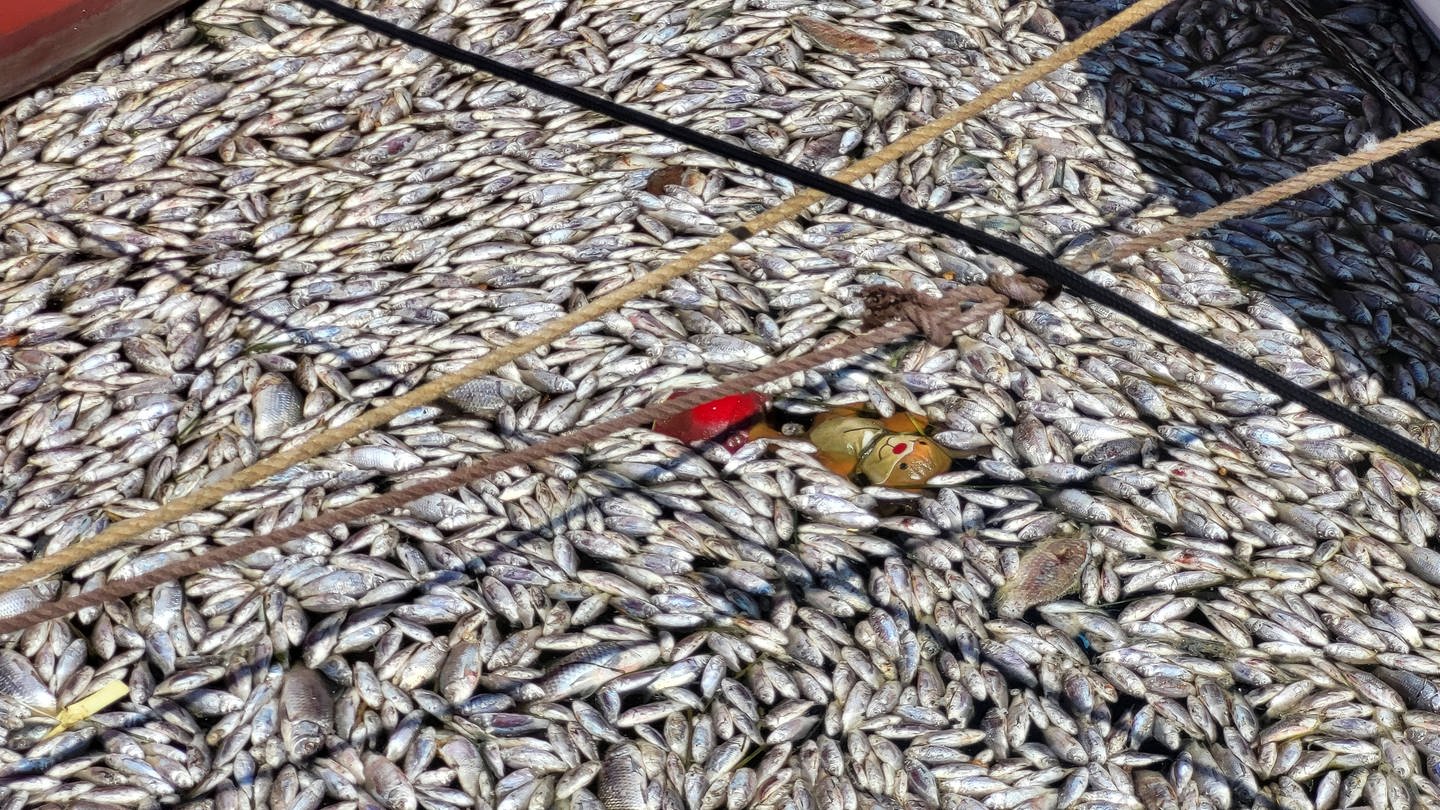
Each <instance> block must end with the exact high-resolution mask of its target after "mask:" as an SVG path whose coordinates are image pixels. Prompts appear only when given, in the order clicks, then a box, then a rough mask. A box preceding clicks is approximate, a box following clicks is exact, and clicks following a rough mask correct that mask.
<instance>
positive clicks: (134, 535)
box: [0, 0, 1174, 593]
mask: <svg viewBox="0 0 1440 810" xmlns="http://www.w3.org/2000/svg"><path fill="white" fill-rule="evenodd" d="M1173 1H1174V0H1139V2H1137V3H1135V4H1134V5H1132V6H1130V7H1128V8H1126V9H1125V10H1124V11H1121V12H1120V13H1118V14H1116V15H1115V16H1114V17H1111V18H1110V19H1108V20H1106V21H1105V22H1103V23H1101V24H1099V25H1097V26H1095V27H1094V28H1093V29H1091V30H1089V31H1087V32H1085V33H1084V34H1081V35H1080V36H1079V37H1077V38H1075V39H1074V40H1072V41H1070V42H1066V43H1063V44H1061V45H1060V47H1058V48H1057V49H1056V50H1055V52H1054V53H1052V54H1051V55H1050V56H1048V57H1046V58H1044V59H1041V60H1039V61H1037V62H1035V63H1033V64H1031V65H1029V66H1027V67H1025V68H1024V69H1023V70H1021V71H1019V72H1018V73H1014V74H1011V75H1009V76H1006V77H1005V78H1003V79H1001V80H1000V81H999V82H997V83H995V84H994V85H993V86H991V87H990V88H988V89H986V90H985V91H984V92H982V93H981V94H980V95H978V96H976V97H975V98H974V99H971V100H970V101H968V102H966V103H964V104H962V105H960V106H959V107H957V108H956V109H954V110H952V111H951V112H950V113H948V114H946V115H944V116H942V117H940V118H937V119H935V120H933V121H931V122H929V123H927V124H924V125H923V126H920V127H917V128H916V129H914V130H911V131H909V132H907V133H906V134H905V135H903V136H901V137H900V138H898V139H896V140H895V141H894V142H892V143H890V144H889V145H887V146H885V147H884V148H882V149H880V150H878V151H876V152H875V153H873V154H871V155H868V156H866V157H865V158H862V159H861V160H858V161H856V162H855V163H852V164H851V165H849V166H847V167H845V168H843V169H841V170H840V171H839V172H837V173H836V174H835V179H836V180H839V181H841V182H844V183H852V182H854V181H856V180H859V179H860V178H862V177H864V176H866V175H868V174H870V173H872V172H874V171H875V170H876V169H879V168H880V167H881V166H883V165H885V164H886V163H889V162H891V161H893V160H897V159H899V158H900V157H903V156H904V155H905V154H906V153H908V152H911V151H913V150H915V149H918V148H920V147H921V146H924V145H925V144H927V143H929V142H930V141H933V140H934V139H936V138H938V137H940V135H942V134H944V133H945V132H948V131H949V130H951V129H953V128H954V127H956V126H958V125H960V124H961V123H964V122H965V121H967V120H969V119H971V118H973V117H975V116H976V115H979V114H980V113H982V112H984V111H985V109H986V108H987V107H989V106H991V105H992V104H995V103H996V102H998V101H1002V100H1004V99H1006V98H1009V97H1010V96H1012V95H1014V94H1015V93H1017V92H1019V91H1021V90H1023V89H1025V88H1026V87H1028V86H1029V85H1030V84H1032V83H1034V82H1036V81H1039V80H1040V79H1043V78H1044V77H1045V76H1047V75H1049V74H1050V73H1051V72H1053V71H1054V70H1056V69H1057V68H1059V67H1061V66H1062V65H1064V64H1065V63H1067V62H1071V61H1074V60H1076V59H1079V58H1080V57H1082V56H1084V55H1085V54H1087V53H1089V52H1090V51H1092V50H1094V49H1096V48H1099V47H1101V46H1103V45H1105V44H1106V43H1108V42H1110V41H1111V40H1113V39H1114V38H1115V37H1117V36H1119V35H1120V34H1122V33H1124V32H1125V31H1126V30H1128V29H1129V28H1131V27H1133V26H1134V25H1135V24H1137V23H1139V22H1140V21H1141V20H1143V19H1145V18H1146V17H1148V16H1150V15H1151V14H1154V13H1155V12H1156V11H1159V10H1160V9H1162V8H1164V7H1165V6H1166V5H1168V4H1170V3H1171V2H1173ZM825 197H826V195H825V194H824V193H823V192H819V191H814V190H806V191H803V192H801V193H799V194H797V195H795V196H794V197H791V198H790V199H788V200H785V201H783V202H781V203H780V204H779V205H777V206H775V207H774V208H770V209H768V210H766V211H763V212H761V213H760V214H758V215H757V216H755V217H754V218H753V219H750V220H748V221H747V222H746V223H745V225H744V226H743V227H740V228H737V229H735V230H734V231H732V232H730V233H725V234H720V235H718V236H716V237H714V238H713V239H711V240H710V241H708V242H706V243H705V244H703V245H700V246H698V247H695V248H692V249H691V250H690V251H688V252H687V253H685V255H683V256H681V257H680V258H679V259H677V260H675V261H674V262H672V263H670V264H668V265H666V266H664V267H661V268H660V269H658V270H654V271H651V272H650V273H647V274H645V275H642V276H641V277H640V278H637V279H636V280H634V281H632V282H630V283H629V284H626V285H624V286H622V287H619V288H617V289H615V290H612V291H611V292H609V293H606V294H605V295H602V296H600V297H598V298H596V299H595V300H593V301H591V302H589V303H588V304H586V305H584V306H582V307H579V308H577V309H575V310H574V311H572V312H570V313H568V314H566V315H565V316H563V317H561V318H558V319H556V320H554V321H550V322H548V323H546V324H544V325H543V326H541V327H540V328H539V329H537V330H536V331H534V332H532V333H530V334H529V335H525V336H522V337H519V338H517V339H516V340H514V341H513V342H511V343H508V344H506V345H504V346H501V347H500V348H498V349H496V350H494V351H493V352H491V353H489V354H487V355H486V356H485V357H483V358H481V359H479V360H476V361H475V362H473V363H470V364H468V365H466V366H464V367H462V368H460V369H458V370H456V371H454V372H451V373H449V374H446V375H444V376H442V377H439V378H437V379H435V380H432V381H430V382H428V383H425V384H424V385H421V386H418V387H416V388H414V389H413V390H411V391H409V392H406V393H405V394H402V395H400V396H398V397H396V398H394V399H391V400H388V401H387V402H384V403H382V404H380V405H377V406H375V407H374V408H373V409H371V410H369V411H366V412H365V413H363V414H360V415H359V416H357V417H355V418H354V419H352V420H351V421H349V422H346V423H345V424H343V425H337V426H335V427H332V428H329V429H327V430H323V431H320V432H319V433H316V434H314V435H313V436H310V437H309V438H307V439H305V441H303V442H301V443H299V444H297V445H296V446H294V447H292V448H290V449H288V450H282V451H280V452H277V453H274V454H272V455H270V456H266V457H265V458H262V459H260V460H259V461H257V462H255V463H254V464H252V465H250V466H249V467H246V468H244V469H242V470H239V471H237V472H235V473H232V474H231V475H230V476H229V477H227V478H225V479H223V480H221V481H216V482H215V483H213V484H208V485H206V486H202V487H200V488H198V489H196V490H195V491H194V492H190V493H188V494H186V495H184V496H181V497H179V498H176V499H175V500H173V501H169V502H167V503H165V504H162V505H161V506H160V507H159V508H157V509H155V510H154V511H152V512H147V513H145V514H143V515H139V516H136V517H133V518H131V519H129V520H125V521H121V522H120V523H117V524H115V525H113V526H110V527H109V528H107V529H105V531H103V532H101V533H100V534H97V535H95V536H94V537H91V538H89V539H87V540H82V541H80V542H78V543H75V544H73V545H70V546H67V547H65V548H62V549H59V550H57V551H53V552H51V553H49V554H47V555H45V556H44V557H41V558H39V559H36V560H32V561H30V562H28V563H26V564H25V565H22V566H20V567H19V568H15V569H12V570H10V571H5V572H0V593H5V592H7V591H12V590H15V589H16V588H22V587H25V586H26V585H29V584H32V583H34V582H37V581H39V580H42V579H44V578H46V577H48V576H51V575H53V574H57V573H59V572H61V571H64V570H65V569H67V568H70V567H72V566H75V565H79V564H80V563H82V562H85V561H86V560H89V559H91V558H93V557H96V556H98V555H100V554H102V553H104V552H106V551H109V550H111V549H114V548H119V547H120V546H123V545H125V544H126V543H129V542H132V541H134V540H137V539H139V538H140V537H142V536H143V535H145V534H147V533H149V532H151V531H153V530H155V529H158V528H160V527H161V526H164V525H166V524H167V523H172V522H174V521H177V520H180V519H181V518H184V517H186V516H187V515H190V514H191V513H193V512H198V511H199V510H201V509H206V508H208V507H210V506H212V505H214V504H215V503H217V502H219V501H220V500H221V499H223V498H225V497H227V496H229V495H233V494H235V493H237V492H239V491H241V490H243V489H245V488H246V487H250V486H253V485H255V484H258V483H260V482H261V481H264V480H265V479H267V478H270V477H271V476H274V475H278V474H279V473H281V472H284V471H285V470H287V469H289V468H291V467H293V466H295V465H297V464H303V463H305V462H306V461H309V460H310V459H312V458H314V457H316V456H318V455H320V454H321V453H324V452H327V451H329V450H333V449H334V448H336V447H339V446H340V445H342V444H344V443H345V442H347V441H350V440H351V439H354V438H356V437H358V436H360V435H361V434H363V433H365V432H367V431H370V430H373V429H375V428H378V427H381V426H383V425H384V424H385V423H387V422H389V421H390V420H392V419H394V418H395V417H397V416H399V415H400V414H402V413H405V412H406V411H408V410H410V409H412V408H417V407H419V406H421V405H425V404H427V403H430V402H433V401H434V400H436V399H439V398H440V397H442V396H444V395H445V394H447V393H449V392H450V391H452V390H454V389H455V388H456V387H458V386H460V385H463V384H464V383H467V382H469V381H471V380H474V379H477V378H479V377H483V376H485V375H487V374H490V373H492V372H494V371H495V370H497V369H499V368H500V367H502V366H505V365H507V364H509V363H513V362H515V361H516V360H518V359H520V358H521V357H523V356H525V355H526V354H529V353H530V352H532V351H534V350H536V349H538V348H540V347H542V346H545V345H547V344H549V343H551V342H553V341H555V340H558V339H559V338H561V337H563V336H565V335H566V334H569V333H570V331H571V330H573V329H575V328H577V327H579V326H582V325H584V324H586V323H589V322H591V321H594V320H597V319H598V318H600V317H601V316H603V315H605V314H606V313H608V312H611V311H614V310H617V309H619V308H620V307H621V306H623V305H624V304H626V303H628V302H630V301H632V300H634V299H636V298H638V297H640V296H642V295H647V294H649V293H652V292H654V291H656V290H658V289H660V288H661V287H664V286H665V285H666V284H668V283H670V282H671V281H673V280H675V279H677V278H679V277H680V276H683V275H685V274H687V273H689V272H690V271H692V270H694V269H695V268H697V267H699V266H700V265H701V264H704V263H705V262H707V261H709V260H710V259H712V258H714V257H716V256H719V255H720V254H722V253H724V252H725V251H726V250H729V249H730V248H731V247H733V246H735V245H737V244H739V243H740V242H742V241H744V240H746V239H749V238H750V237H751V236H754V235H755V234H757V233H760V232H761V231H764V230H767V229H769V228H773V227H775V226H776V225H778V224H780V223H782V222H787V221H789V220H792V219H794V218H795V217H797V216H799V215H800V214H802V213H804V211H805V209H807V208H809V207H810V206H812V205H815V204H817V203H820V202H822V201H824V199H825Z"/></svg>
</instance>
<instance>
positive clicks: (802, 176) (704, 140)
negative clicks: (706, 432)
mask: <svg viewBox="0 0 1440 810" xmlns="http://www.w3.org/2000/svg"><path fill="white" fill-rule="evenodd" d="M301 2H304V3H305V4H307V5H309V6H311V7H313V8H316V9H319V10H321V11H324V12H327V13H329V14H331V15H332V16H334V17H337V18H339V19H341V20H344V21H345V22H348V23H352V24H354V25H358V26H360V27H362V28H365V29H368V30H370V31H372V32H374V33H376V34H380V35H382V36H386V37H390V38H391V39H396V40H399V41H401V42H403V43H405V44H406V45H410V46H412V47H415V48H420V49H421V50H424V51H427V52H429V53H431V54H433V55H435V56H438V57H440V58H442V59H448V60H450V61H453V62H459V63H461V64H464V65H468V66H469V67H473V68H475V69H476V70H481V71H484V72H486V73H490V74H492V75H494V76H497V77H499V78H501V79H505V80H506V81H511V82H514V83H516V84H519V85H521V86H523V87H527V88H529V89H531V90H535V91H537V92H540V93H544V94H545V95H547V96H553V97H555V98H558V99H561V100H562V101H567V102H569V103H571V104H574V105H575V106H577V107H581V108H583V109H586V110H590V111H591V112H597V113H600V114H602V115H605V116H607V117H609V118H613V119H615V120H616V121H619V122H621V123H625V124H631V125H634V126H638V127H643V128H644V129H648V130H650V131H651V132H655V133H657V134H660V135H664V136H666V137H668V138H673V139H674V140H677V141H679V142H681V143H684V144H687V145H689V146H693V147H695V148H697V149H703V150H705V151H707V152H711V153H713V154H716V155H720V156H721V157H725V158H729V159H730V160H733V161H735V162H736V163H742V164H745V165H748V166H751V167H754V168H756V169H759V170H760V171H763V172H768V173H770V174H773V175H776V176H778V177H783V178H785V179H786V180H789V181H790V182H792V183H796V184H798V185H802V186H807V187H809V188H812V189H815V190H816V191H823V192H825V193H826V194H829V195H831V196H833V197H838V198H840V199H842V200H844V201H846V202H848V203H852V204H854V205H861V206H864V207H866V208H870V209H873V210H875V211H879V212H880V213H883V214H887V215H889V216H892V217H895V218H896V219H900V220H903V221H905V222H908V223H910V224H912V225H918V226H920V227H922V228H928V229H929V230H931V231H934V232H936V233H940V234H944V235H946V236H949V237H952V238H954V239H959V240H962V241H964V242H968V243H970V244H972V245H975V246H976V247H980V248H983V249H985V250H988V251H990V252H992V253H996V254H999V255H1000V256H1003V257H1005V258H1007V259H1009V260H1011V261H1013V262H1015V263H1017V264H1019V265H1021V266H1022V267H1024V268H1025V269H1026V270H1027V271H1029V272H1030V273H1031V274H1033V275H1035V276H1038V277H1040V278H1042V279H1044V280H1045V281H1047V282H1049V283H1050V284H1053V285H1056V286H1058V287H1060V288H1062V289H1065V290H1068V291H1070V292H1071V293H1074V294H1075V295H1078V296H1080V297H1081V298H1085V299H1087V300H1089V301H1091V302H1093V303H1096V304H1099V305H1100V306H1103V307H1106V308H1108V309H1112V310H1114V311H1116V312H1118V313H1120V314H1122V315H1124V316H1126V317H1128V318H1130V319H1132V320H1134V321H1135V322H1137V323H1139V324H1140V325H1142V326H1144V327H1145V328H1146V329H1149V330H1151V331H1153V332H1154V333H1156V334H1158V335H1160V336H1162V337H1164V338H1166V339H1167V340H1170V341H1171V342H1173V343H1175V344H1176V345H1179V346H1182V347H1184V348H1186V349H1189V350H1190V351H1192V352H1194V353H1196V354H1199V355H1202V356H1204V357H1208V358H1209V359H1210V360H1212V361H1214V362H1215V363H1217V364H1219V365H1221V366H1224V367H1226V368H1228V369H1231V370H1232V371H1235V372H1237V373H1239V374H1240V375H1242V376H1244V377H1245V378H1247V379H1249V380H1250V381H1252V382H1255V383H1258V384H1259V385H1261V386H1263V387H1265V388H1268V389H1269V390H1270V391H1272V392H1273V393H1275V394H1276V395H1278V396H1280V397H1281V398H1282V399H1285V400H1288V401H1290V402H1294V403H1296V404H1299V405H1303V406H1304V407H1306V408H1308V409H1310V410H1311V411H1313V412H1315V413H1317V414H1319V415H1320V416H1323V417H1325V418H1326V419H1329V420H1330V421H1332V422H1335V423H1337V424H1339V425H1342V426H1344V427H1346V428H1348V429H1350V430H1351V431H1353V432H1354V433H1355V434H1357V435H1359V436H1362V437H1364V438H1366V439H1368V440H1370V441H1371V442H1374V443H1375V444H1377V445H1379V446H1380V447H1383V448H1385V449H1386V450H1389V451H1390V452H1392V453H1395V454H1396V455H1398V456H1401V457H1403V458H1406V459H1409V460H1410V461H1412V462H1414V463H1416V464H1418V465H1420V466H1421V467H1423V468H1425V469H1426V470H1427V471H1429V472H1430V473H1432V474H1434V473H1436V472H1440V453H1436V452H1434V451H1432V450H1430V449H1428V448H1425V447H1422V446H1421V445H1420V444H1418V443H1416V442H1414V441H1412V440H1411V439H1408V438H1406V437H1404V436H1401V435H1400V434H1398V433H1396V432H1395V431H1392V430H1390V429H1388V428H1386V427H1384V426H1382V425H1380V424H1377V423H1375V422H1374V421H1372V420H1370V419H1366V418H1365V417H1364V416H1361V415H1360V414H1358V413H1355V412H1353V411H1351V410H1350V409H1348V408H1346V407H1345V406H1343V405H1340V404H1339V403H1336V402H1332V401H1330V400H1328V399H1326V398H1324V397H1322V396H1320V395H1319V394H1317V393H1315V392H1313V391H1311V390H1309V389H1307V388H1303V387H1301V386H1299V385H1297V384H1295V383H1294V382H1291V381H1290V380H1288V379H1286V378H1285V377H1282V376H1281V375H1279V374H1276V373H1275V372H1273V371H1270V370H1269V369H1267V368H1265V367H1263V366H1261V365H1260V364H1258V363H1256V362H1255V361H1253V360H1250V359H1249V358H1246V357H1242V356H1240V355H1238V354H1236V353H1235V352H1232V351H1230V350H1229V349H1226V348H1224V347H1223V346H1220V345H1218V344H1216V343H1214V342H1212V341H1210V340H1208V339H1206V338H1204V337H1201V336H1200V335H1197V334H1195V333H1194V332H1191V331H1190V330H1189V329H1186V328H1185V327H1183V326H1180V325H1179V324H1176V323H1174V322H1173V321H1170V320H1167V319H1165V318H1162V317H1160V316H1158V315H1155V314H1153V313H1151V312H1150V311H1148V310H1146V309H1144V308H1143V307H1141V306H1140V305H1138V304H1136V303H1134V302H1133V301H1131V300H1129V299H1128V298H1125V297H1124V296H1122V295H1120V294H1119V293H1116V292H1114V291H1113V290H1110V289H1109V288H1107V287H1103V286H1101V285H1099V284H1097V283H1095V282H1093V281H1091V280H1090V279H1088V278H1086V277H1085V276H1083V275H1081V274H1079V273H1077V272H1075V271H1073V270H1070V269H1069V268H1066V267H1064V266H1062V265H1060V264H1059V263H1058V262H1056V261H1054V260H1052V259H1049V258H1047V257H1044V256H1040V255H1037V254H1035V253H1031V252H1030V251H1028V250H1025V249H1024V248H1022V247H1020V246H1019V245H1015V244H1011V243H1010V242H1006V241H1005V240H1003V239H1000V238H998V237H995V236H992V235H990V234H988V233H985V232H984V231H980V230H977V229H975V228H971V227H968V226H966V225H961V224H960V223H958V222H954V221H952V220H950V219H947V218H945V217H943V216H940V215H939V214H934V213H931V212H929V211H922V210H920V209H918V208H911V207H910V206H908V205H905V204H904V203H901V202H900V201H898V200H892V199H889V198H886V197H881V196H878V195H876V194H873V193H871V192H868V191H864V190H862V189H858V188H855V187H854V186H851V185H849V184H846V183H841V182H839V181H837V180H832V179H830V178H828V177H825V176H824V175H820V174H816V173H814V172H811V171H807V170H805V169H800V168H796V167H795V166H792V165H790V164H788V163H785V162H783V161H780V160H776V159H775V158H772V157H767V156H766V155H762V154H760V153H758V152H753V151H751V150H749V149H745V148H744V147H740V146H736V145H734V144H731V143H727V142H725V141H722V140H720V139H719V138H715V137H712V136H710V135H706V134H704V133H701V132H696V131H695V130H693V129H690V128H688V127H685V126H682V125H680V124H674V123H671V122H669V121H666V120H664V119H661V118H657V117H655V116H653V115H649V114H648V113H643V112H639V111H637V110H632V109H630V108H628V107H625V106H623V105H620V104H616V103H615V102H613V101H610V100H608V99H603V98H599V97H597V96H593V95H590V94H589V93H583V92H581V91H579V90H576V89H574V88H571V87H567V86H565V85H563V84H560V83H558V82H553V81H551V80H549V79H546V78H543V77H541V76H537V75H535V74H534V73H531V72H529V71H527V70H522V69H520V68H516V67H512V66H510V65H507V64H504V63H503V62H498V61H496V60H494V59H490V58H488V57H485V56H481V55H480V54H477V53H472V52H470V51H466V50H463V49H461V48H457V47H455V46H454V45H451V44H449V43H447V42H442V41H440V40H438V39H435V38H433V37H429V36H426V35H425V34H421V33H419V32H416V31H411V30H410V29H408V28H403V27H401V26H398V25H395V24H393V23H389V22H386V21H385V20H381V19H378V18H376V17H372V16H370V15H369V14H365V13H363V12H360V11H356V10H355V9H352V8H348V7H346V6H342V5H340V4H339V3H336V2H334V0H301ZM737 231H738V233H737V235H742V234H743V235H744V236H749V235H751V233H750V231H749V229H747V228H744V226H741V227H740V228H738V229H737Z"/></svg>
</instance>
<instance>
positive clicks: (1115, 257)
mask: <svg viewBox="0 0 1440 810" xmlns="http://www.w3.org/2000/svg"><path fill="white" fill-rule="evenodd" d="M1437 138H1440V121H1437V122H1435V123H1432V124H1426V125H1425V126H1423V127H1417V128H1415V129H1412V130H1409V131H1408V132H1402V133H1400V134H1399V135H1396V136H1395V137H1393V138H1389V139H1387V140H1384V141H1381V142H1380V143H1378V144H1376V145H1375V147H1374V148H1373V149H1366V150H1364V151H1363V152H1352V153H1350V154H1348V155H1344V156H1343V157H1338V158H1335V159H1334V160H1332V161H1330V162H1329V163H1323V164H1321V165H1319V166H1314V167H1311V168H1309V169H1306V170H1305V171H1303V172H1301V173H1299V174H1297V175H1295V176H1293V177H1287V178H1285V179H1284V180H1281V181H1280V182H1278V183H1275V184H1274V185H1270V186H1266V187H1265V188H1262V189H1260V190H1259V191H1255V192H1253V193H1250V194H1246V195H1245V196H1243V197H1237V198H1235V199H1233V200H1230V201H1229V202H1224V203H1221V204H1220V205H1217V206H1215V207H1214V208H1211V209H1209V210H1208V211H1201V212H1200V213H1198V214H1196V215H1194V216H1192V217H1187V218H1186V219H1182V220H1178V221H1176V222H1172V223H1170V224H1169V225H1166V226H1165V227H1164V228H1161V229H1160V230H1158V231H1156V232H1154V233H1151V234H1146V235H1144V236H1137V237H1135V238H1134V239H1130V240H1128V241H1126V242H1122V243H1121V244H1120V245H1119V247H1116V248H1114V249H1113V251H1111V250H1110V248H1109V246H1108V245H1107V243H1105V242H1104V241H1103V240H1096V241H1095V242H1092V243H1090V246H1091V250H1090V251H1088V252H1085V251H1082V253H1081V257H1082V258H1079V259H1077V261H1076V263H1077V264H1080V265H1082V266H1084V267H1090V266H1092V265H1094V264H1097V263H1099V262H1103V261H1120V260H1121V259H1128V258H1130V257H1131V256H1138V255H1140V254H1141V253H1144V252H1145V251H1147V250H1152V249H1154V248H1158V247H1161V246H1163V245H1164V244H1165V243H1166V242H1169V241H1170V240H1172V239H1183V238H1184V237H1187V236H1189V235H1191V234H1194V233H1198V232H1199V231H1203V230H1205V229H1206V228H1210V227H1213V226H1215V225H1219V224H1220V223H1222V222H1225V221H1226V220H1230V219H1239V218H1240V217H1246V216H1249V215H1251V214H1253V213H1255V212H1256V211H1261V210H1263V209H1265V208H1268V207H1270V206H1272V205H1274V204H1275V203H1278V202H1280V201H1282V200H1285V199H1288V198H1290V197H1293V196H1295V195H1296V194H1299V193H1301V192H1303V191H1309V190H1310V189H1312V188H1315V187H1316V186H1322V185H1324V184H1326V183H1328V182H1330V181H1331V180H1338V179H1339V178H1341V177H1344V176H1345V175H1347V174H1349V173H1351V172H1353V171H1355V170H1356V169H1363V168H1365V167H1366V166H1369V165H1371V164H1372V163H1379V162H1380V161H1382V160H1388V159H1389V158H1392V157H1395V156H1396V155H1398V154H1400V153H1401V152H1408V151H1409V150H1411V149H1414V148H1415V147H1417V146H1420V145H1421V144H1424V143H1428V142H1430V141H1433V140H1435V139H1437Z"/></svg>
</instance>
